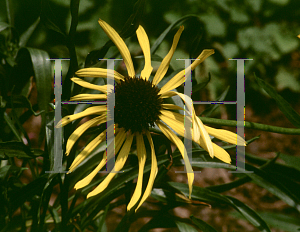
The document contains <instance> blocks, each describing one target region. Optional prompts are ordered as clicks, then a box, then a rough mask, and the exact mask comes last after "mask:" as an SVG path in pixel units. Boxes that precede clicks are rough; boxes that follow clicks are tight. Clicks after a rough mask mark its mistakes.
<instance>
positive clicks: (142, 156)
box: [127, 132, 147, 211]
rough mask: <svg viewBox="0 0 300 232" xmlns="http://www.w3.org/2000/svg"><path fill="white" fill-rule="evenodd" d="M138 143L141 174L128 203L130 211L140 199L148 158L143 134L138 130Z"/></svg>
mask: <svg viewBox="0 0 300 232" xmlns="http://www.w3.org/2000/svg"><path fill="white" fill-rule="evenodd" d="M136 144H137V156H138V160H139V174H138V179H137V183H136V187H135V190H134V193H133V195H132V197H131V200H130V202H129V203H128V205H127V210H128V211H129V210H130V209H131V208H132V207H133V206H134V205H135V204H136V203H137V202H138V200H139V199H140V197H141V195H142V185H143V174H144V167H145V162H146V158H147V154H146V148H145V143H144V139H143V135H141V134H140V133H138V132H137V134H136Z"/></svg>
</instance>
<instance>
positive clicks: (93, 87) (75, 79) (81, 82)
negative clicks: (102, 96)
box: [71, 77, 107, 93]
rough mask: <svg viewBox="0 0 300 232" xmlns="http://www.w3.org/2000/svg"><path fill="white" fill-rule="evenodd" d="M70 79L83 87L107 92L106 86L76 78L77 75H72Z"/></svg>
mask: <svg viewBox="0 0 300 232" xmlns="http://www.w3.org/2000/svg"><path fill="white" fill-rule="evenodd" d="M71 80H72V81H73V82H75V83H76V84H78V85H80V86H82V87H84V88H88V89H94V90H98V91H101V92H103V93H107V86H106V85H94V84H91V83H89V82H86V81H84V80H82V79H80V78H77V77H72V78H71Z"/></svg>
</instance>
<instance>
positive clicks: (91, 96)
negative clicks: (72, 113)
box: [70, 94, 107, 101]
mask: <svg viewBox="0 0 300 232" xmlns="http://www.w3.org/2000/svg"><path fill="white" fill-rule="evenodd" d="M97 99H98V100H100V99H102V100H106V99H107V95H106V94H77V95H75V96H73V97H71V98H70V101H84V100H97Z"/></svg>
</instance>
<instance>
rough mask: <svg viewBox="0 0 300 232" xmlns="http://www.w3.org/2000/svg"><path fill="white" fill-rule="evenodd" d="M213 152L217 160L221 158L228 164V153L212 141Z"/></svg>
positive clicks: (229, 161) (229, 159) (229, 160)
mask: <svg viewBox="0 0 300 232" xmlns="http://www.w3.org/2000/svg"><path fill="white" fill-rule="evenodd" d="M213 148H214V154H215V157H217V158H218V159H219V160H222V161H223V162H225V163H228V164H230V163H231V158H230V155H229V154H228V153H227V151H225V150H224V149H223V148H222V147H219V146H218V145H217V144H215V143H213Z"/></svg>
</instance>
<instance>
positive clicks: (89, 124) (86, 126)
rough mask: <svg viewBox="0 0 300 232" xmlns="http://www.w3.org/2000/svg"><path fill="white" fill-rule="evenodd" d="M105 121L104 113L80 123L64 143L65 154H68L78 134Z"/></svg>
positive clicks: (78, 136)
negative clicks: (65, 143)
mask: <svg viewBox="0 0 300 232" xmlns="http://www.w3.org/2000/svg"><path fill="white" fill-rule="evenodd" d="M104 122H106V115H101V116H98V117H96V118H93V119H91V120H88V121H87V122H85V123H83V124H82V125H80V126H79V127H78V128H77V129H76V130H75V131H74V132H73V133H72V134H71V135H70V137H69V139H68V141H67V145H66V155H69V153H70V151H71V149H72V147H73V145H74V144H75V143H76V141H77V140H78V139H79V138H80V136H81V135H82V134H83V133H84V132H85V131H86V130H87V129H89V128H90V127H93V126H96V125H98V124H101V123H104Z"/></svg>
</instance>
